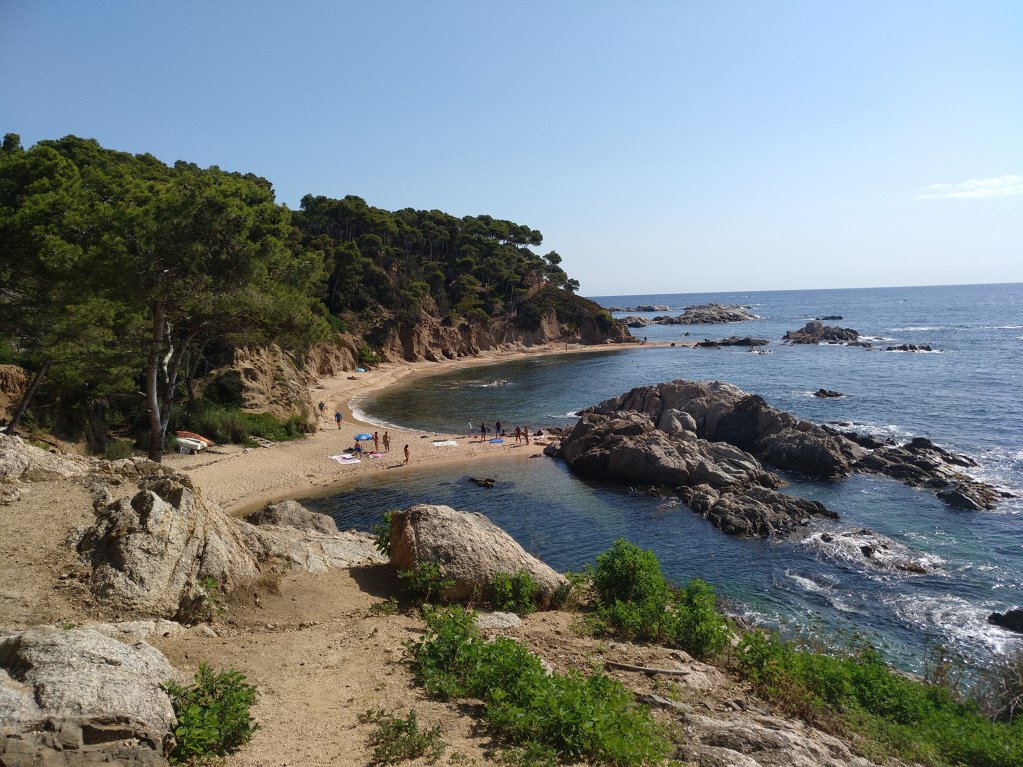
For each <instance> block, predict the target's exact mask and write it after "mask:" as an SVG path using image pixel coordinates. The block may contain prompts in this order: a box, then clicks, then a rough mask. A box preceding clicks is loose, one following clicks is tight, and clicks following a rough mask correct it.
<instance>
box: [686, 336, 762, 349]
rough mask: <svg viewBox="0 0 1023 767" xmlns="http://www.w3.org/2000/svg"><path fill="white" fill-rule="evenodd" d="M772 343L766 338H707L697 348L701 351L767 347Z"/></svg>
mask: <svg viewBox="0 0 1023 767" xmlns="http://www.w3.org/2000/svg"><path fill="white" fill-rule="evenodd" d="M769 343H770V341H768V340H767V339H766V338H752V337H750V336H743V337H742V338H740V337H739V336H729V337H728V338H718V339H710V338H705V339H704V340H702V341H698V342H697V343H696V346H698V347H700V348H701V349H717V348H720V347H722V346H767V344H769Z"/></svg>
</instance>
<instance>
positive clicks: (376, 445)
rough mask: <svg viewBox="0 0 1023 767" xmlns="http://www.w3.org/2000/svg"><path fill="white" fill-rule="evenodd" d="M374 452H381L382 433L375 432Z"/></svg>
mask: <svg viewBox="0 0 1023 767" xmlns="http://www.w3.org/2000/svg"><path fill="white" fill-rule="evenodd" d="M373 452H374V453H379V452H380V432H378V431H375V432H373Z"/></svg>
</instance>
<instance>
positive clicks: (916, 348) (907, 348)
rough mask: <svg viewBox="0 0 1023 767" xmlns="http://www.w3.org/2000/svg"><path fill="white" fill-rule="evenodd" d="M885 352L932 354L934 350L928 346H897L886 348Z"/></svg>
mask: <svg viewBox="0 0 1023 767" xmlns="http://www.w3.org/2000/svg"><path fill="white" fill-rule="evenodd" d="M885 351H886V352H933V351H934V349H932V348H931V347H930V345H928V344H919V345H918V344H899V345H898V346H888V347H886V348H885Z"/></svg>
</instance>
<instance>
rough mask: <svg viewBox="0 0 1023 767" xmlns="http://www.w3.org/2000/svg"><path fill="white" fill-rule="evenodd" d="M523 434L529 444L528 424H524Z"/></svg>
mask: <svg viewBox="0 0 1023 767" xmlns="http://www.w3.org/2000/svg"><path fill="white" fill-rule="evenodd" d="M522 436H523V437H525V438H526V444H527V445H528V444H529V427H528V426H523V427H522Z"/></svg>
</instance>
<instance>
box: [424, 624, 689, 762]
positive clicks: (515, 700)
mask: <svg viewBox="0 0 1023 767" xmlns="http://www.w3.org/2000/svg"><path fill="white" fill-rule="evenodd" d="M424 616H425V618H426V624H427V631H426V635H425V636H424V637H423V639H422V641H421V642H419V643H413V644H410V645H408V646H407V650H408V652H409V655H410V656H411V659H412V669H413V674H414V675H415V679H416V681H417V682H418V683H419V684H421V685H423V686H424V687H425V688H426V690H427V691H428V692H430V693H431V694H433V695H436V696H438V697H441V698H445V699H447V698H456V697H469V698H478V699H480V700H482V701H483V703H484V719H485V720H486V721H487V723H488V724H489V726H490V728H491V730H492V731H493V732H494V734H496V735H498V736H499V737H501V738H503V739H504V740H505V741H507V742H509V743H512V744H515V745H518V746H522V747H523V750H522V751H520V752H517V753H518V756H519V757H521V756H522V754H523V753H524V752H525V753H530V752H532V753H535V754H537V755H538V756H539V755H545V759H546V761H550V757H551V756H552V755H554V754H556V755H557V756H558V757H559V758H561V759H563V760H566V761H578V760H586V759H592V760H594V761H597V762H603V763H607V764H613V765H623V766H628V765H646V764H656V763H659V762H661V761H663V759H664V758H665V756H666V754H667V752H668V749H669V744H668V742H667V740H666V739H665V738H664V737H663V735H662V733H661V732H660V730H659V729H658V728H657V727H656V725H655V724H654V723H653V721H652V720H651V718H650V715H649V713H648V712H647V711H646V709H644V708H641V707H637V706H635V704H634V703H633V701H632V696H631V694H630V693H629V691H628V690H626V689H625V687H624V686H622V685H621V684H620V683H619V682H617V681H615V680H613V679H610V678H609V677H607V676H605V675H603V674H599V673H597V674H593V675H589V676H586V675H583V674H580V673H578V672H570V673H568V674H550V675H548V674H546V673H545V672H544V669H543V667H542V666H541V664H540V660H539V658H537V657H536V656H535V655H533V654H532V653H531V652H529V650H528V649H527V648H526V647H525V646H524V645H521V644H519V643H518V642H515V641H513V640H511V639H508V638H506V637H498V638H497V639H495V640H494V641H492V642H487V641H484V640H483V638H482V637H481V636H480V634H479V631H478V629H477V628H476V623H475V616H474V614H473V613H471V612H468V611H466V610H464V609H462V608H461V607H454V608H448V609H445V610H441V611H436V610H432V609H429V610H426V611H424Z"/></svg>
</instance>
